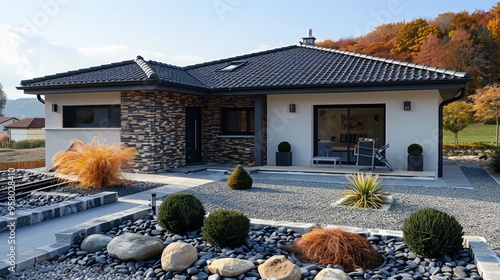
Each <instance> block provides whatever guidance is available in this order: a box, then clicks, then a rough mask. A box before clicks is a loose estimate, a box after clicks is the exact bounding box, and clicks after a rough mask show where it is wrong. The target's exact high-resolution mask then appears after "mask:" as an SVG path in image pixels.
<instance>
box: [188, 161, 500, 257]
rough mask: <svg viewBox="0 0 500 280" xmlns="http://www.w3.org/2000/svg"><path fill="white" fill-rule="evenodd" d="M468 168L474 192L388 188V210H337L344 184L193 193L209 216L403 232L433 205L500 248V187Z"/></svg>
mask: <svg viewBox="0 0 500 280" xmlns="http://www.w3.org/2000/svg"><path fill="white" fill-rule="evenodd" d="M462 169H463V171H464V174H465V175H466V176H467V177H468V178H469V180H470V181H471V183H472V185H473V187H474V189H473V190H467V189H455V188H437V187H407V186H387V187H386V190H387V191H389V192H390V193H391V194H392V196H393V197H394V199H395V203H394V204H393V205H392V206H391V208H390V210H389V211H388V212H382V211H374V210H348V209H346V208H344V207H340V206H332V204H333V203H334V202H335V200H337V199H338V198H339V196H340V195H341V192H342V190H344V189H345V185H343V184H339V183H317V182H300V181H281V180H279V181H278V180H269V179H266V180H260V179H259V175H258V174H256V175H253V177H254V184H253V187H252V188H251V189H249V190H242V191H232V190H230V189H229V188H228V187H227V185H226V182H216V183H210V184H206V185H203V186H199V187H195V188H192V189H189V190H188V191H187V192H188V193H191V194H193V195H195V196H196V197H197V198H199V199H200V200H201V202H202V203H203V205H204V206H205V209H206V210H207V211H209V212H211V211H213V210H215V209H220V208H228V209H234V210H239V211H241V212H243V213H245V214H246V215H247V216H248V217H251V218H259V219H268V220H282V221H293V222H314V223H319V224H336V225H348V226H354V227H361V228H379V229H386V230H389V229H391V230H401V226H402V224H403V221H404V219H405V218H406V217H408V216H409V215H410V214H411V213H412V212H414V211H415V210H418V209H421V208H424V207H433V208H436V209H439V210H442V211H445V212H447V213H449V214H451V215H453V216H455V217H456V218H457V219H458V221H459V222H460V223H461V224H462V226H463V227H464V233H465V234H466V235H479V236H483V237H485V238H486V239H487V240H488V242H489V243H490V245H491V246H492V247H493V248H495V249H496V248H499V247H500V223H499V217H500V185H498V184H497V183H496V182H495V181H494V180H493V179H492V178H491V177H490V176H489V175H488V174H487V173H486V172H485V171H484V170H483V169H481V168H474V167H462ZM382 185H383V183H382Z"/></svg>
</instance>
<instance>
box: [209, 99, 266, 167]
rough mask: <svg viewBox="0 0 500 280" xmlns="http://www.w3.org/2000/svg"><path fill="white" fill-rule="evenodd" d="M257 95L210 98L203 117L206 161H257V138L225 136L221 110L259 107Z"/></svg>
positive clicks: (264, 160) (264, 129)
mask: <svg viewBox="0 0 500 280" xmlns="http://www.w3.org/2000/svg"><path fill="white" fill-rule="evenodd" d="M254 100H255V98H254V97H253V96H223V97H222V96H216V97H215V96H214V97H207V98H206V104H207V107H206V109H204V110H202V118H203V121H202V122H203V129H202V134H203V142H202V145H203V161H205V162H230V163H247V162H248V161H254V160H255V138H254V137H248V136H247V137H236V136H230V137H227V136H224V135H220V134H221V125H220V121H221V109H223V108H248V107H255V104H254ZM266 103H267V102H266V98H264V110H263V111H264V112H263V114H264V121H263V124H264V128H263V131H264V147H263V149H264V159H263V162H264V163H265V162H266V158H265V157H266V150H265V148H266V141H265V139H266V138H265V137H266V133H267V132H266Z"/></svg>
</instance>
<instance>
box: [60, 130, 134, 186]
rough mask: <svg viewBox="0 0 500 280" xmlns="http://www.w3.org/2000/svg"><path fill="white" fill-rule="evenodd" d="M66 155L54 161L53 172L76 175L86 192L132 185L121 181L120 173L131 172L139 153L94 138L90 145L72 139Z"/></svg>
mask: <svg viewBox="0 0 500 280" xmlns="http://www.w3.org/2000/svg"><path fill="white" fill-rule="evenodd" d="M70 144H71V145H70V147H69V149H68V150H66V151H60V152H58V153H57V154H55V155H54V157H53V158H52V162H53V163H54V165H53V170H55V172H56V173H59V174H64V175H76V176H77V179H78V181H79V183H80V186H81V187H83V188H103V187H107V186H110V185H119V184H127V183H129V182H128V181H127V180H124V179H123V178H122V173H121V169H122V168H129V167H130V164H131V162H132V160H133V159H134V157H135V155H136V153H137V151H136V150H135V149H134V148H127V147H125V145H124V144H121V143H114V144H112V145H107V143H106V139H103V140H102V141H99V137H97V136H96V137H94V138H93V139H92V141H91V143H84V142H83V141H82V140H80V139H72V140H71V141H70Z"/></svg>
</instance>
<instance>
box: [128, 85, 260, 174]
mask: <svg viewBox="0 0 500 280" xmlns="http://www.w3.org/2000/svg"><path fill="white" fill-rule="evenodd" d="M265 100H266V99H265V98H264V129H263V131H264V139H266V138H265V137H266V135H265V134H266V102H265ZM186 106H192V107H200V108H201V118H202V160H203V162H227V163H246V162H248V161H253V160H254V151H255V144H254V141H255V140H254V138H253V137H251V138H248V137H247V138H237V137H224V136H221V135H220V133H221V125H220V122H221V109H223V108H235V107H236V108H245V107H254V97H253V96H227V97H203V96H196V95H186V94H179V93H173V92H163V91H161V92H160V91H131V92H122V94H121V142H122V143H125V144H126V145H128V146H129V147H134V148H136V149H137V152H138V156H137V157H136V159H135V161H134V164H133V166H132V168H133V169H134V170H135V171H137V172H140V173H160V172H165V171H167V170H168V169H170V168H175V167H179V166H183V165H186V156H185V145H186V144H185V143H186V133H185V128H186V121H185V120H186V109H185V108H186ZM263 156H264V163H265V162H266V158H265V156H266V142H265V140H264V152H263Z"/></svg>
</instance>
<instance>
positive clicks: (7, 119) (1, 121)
mask: <svg viewBox="0 0 500 280" xmlns="http://www.w3.org/2000/svg"><path fill="white" fill-rule="evenodd" d="M12 119H15V120H17V118H16V117H0V124H2V123H4V122H6V121H10V120H12Z"/></svg>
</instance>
